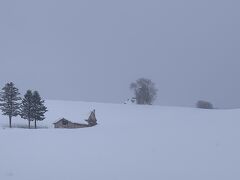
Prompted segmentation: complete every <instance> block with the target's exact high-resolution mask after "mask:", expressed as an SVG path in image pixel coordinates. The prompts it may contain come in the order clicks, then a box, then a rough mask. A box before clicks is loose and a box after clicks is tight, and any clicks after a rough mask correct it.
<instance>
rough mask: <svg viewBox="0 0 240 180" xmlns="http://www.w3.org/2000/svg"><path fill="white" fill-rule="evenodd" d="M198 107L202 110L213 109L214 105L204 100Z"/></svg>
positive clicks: (197, 104)
mask: <svg viewBox="0 0 240 180" xmlns="http://www.w3.org/2000/svg"><path fill="white" fill-rule="evenodd" d="M196 107H197V108H201V109H213V105H212V103H210V102H208V101H202V100H201V101H198V102H197V103H196Z"/></svg>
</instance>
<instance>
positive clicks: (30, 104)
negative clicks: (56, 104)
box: [0, 82, 47, 129]
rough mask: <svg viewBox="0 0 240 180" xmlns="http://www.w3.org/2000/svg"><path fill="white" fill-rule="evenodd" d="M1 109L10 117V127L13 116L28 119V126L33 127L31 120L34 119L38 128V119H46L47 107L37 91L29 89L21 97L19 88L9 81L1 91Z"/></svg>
mask: <svg viewBox="0 0 240 180" xmlns="http://www.w3.org/2000/svg"><path fill="white" fill-rule="evenodd" d="M0 109H1V110H2V113H3V115H6V116H8V118H9V127H10V128H11V127H12V118H13V117H16V116H18V115H20V116H21V118H23V119H26V120H28V128H29V129H30V128H31V121H34V127H35V128H37V121H42V120H44V119H45V116H44V114H45V113H46V112H47V107H46V106H45V105H44V100H42V98H41V96H40V95H39V93H38V92H37V91H31V90H28V91H27V92H26V94H25V95H24V97H23V98H21V97H20V93H19V90H18V88H16V87H15V85H14V83H12V82H10V83H7V84H6V85H5V86H4V87H3V88H2V92H0Z"/></svg>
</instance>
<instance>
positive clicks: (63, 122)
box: [53, 118, 88, 129]
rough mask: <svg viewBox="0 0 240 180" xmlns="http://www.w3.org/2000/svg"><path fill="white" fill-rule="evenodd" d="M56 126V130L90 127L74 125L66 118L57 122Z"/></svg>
mask: <svg viewBox="0 0 240 180" xmlns="http://www.w3.org/2000/svg"><path fill="white" fill-rule="evenodd" d="M53 124H54V128H69V129H71V128H84V127H88V125H87V124H80V123H74V122H71V121H69V120H67V119H65V118H61V119H59V120H58V121H57V122H55V123H53Z"/></svg>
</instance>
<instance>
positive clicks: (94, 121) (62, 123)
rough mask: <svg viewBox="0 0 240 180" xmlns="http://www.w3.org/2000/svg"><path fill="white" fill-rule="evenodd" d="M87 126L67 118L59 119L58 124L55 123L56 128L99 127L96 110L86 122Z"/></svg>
mask: <svg viewBox="0 0 240 180" xmlns="http://www.w3.org/2000/svg"><path fill="white" fill-rule="evenodd" d="M85 121H86V122H87V124H81V123H75V122H71V121H69V120H67V119H65V118H61V119H59V120H58V121H57V122H55V123H53V124H54V128H68V129H71V128H85V127H92V126H95V125H97V119H96V115H95V110H93V111H92V112H91V114H90V116H89V118H88V119H87V120H85Z"/></svg>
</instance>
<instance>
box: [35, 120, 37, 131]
mask: <svg viewBox="0 0 240 180" xmlns="http://www.w3.org/2000/svg"><path fill="white" fill-rule="evenodd" d="M35 129H37V120H36V119H35Z"/></svg>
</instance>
